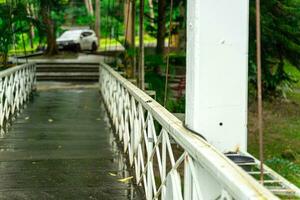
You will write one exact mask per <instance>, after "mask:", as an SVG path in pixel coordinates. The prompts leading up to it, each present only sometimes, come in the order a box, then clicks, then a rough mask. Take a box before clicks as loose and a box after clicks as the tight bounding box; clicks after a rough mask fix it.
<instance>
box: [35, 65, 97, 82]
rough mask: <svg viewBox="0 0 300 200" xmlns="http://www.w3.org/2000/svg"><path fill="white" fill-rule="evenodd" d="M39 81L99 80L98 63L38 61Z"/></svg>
mask: <svg viewBox="0 0 300 200" xmlns="http://www.w3.org/2000/svg"><path fill="white" fill-rule="evenodd" d="M36 72H37V73H36V79H37V81H62V82H97V81H98V78H99V64H98V63H75V62H41V63H36Z"/></svg>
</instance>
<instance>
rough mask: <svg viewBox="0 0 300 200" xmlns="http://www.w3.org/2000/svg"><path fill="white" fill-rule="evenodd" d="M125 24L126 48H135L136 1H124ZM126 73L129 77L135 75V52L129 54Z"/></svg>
mask: <svg viewBox="0 0 300 200" xmlns="http://www.w3.org/2000/svg"><path fill="white" fill-rule="evenodd" d="M124 26H125V48H126V49H127V50H129V51H131V50H134V49H135V1H134V0H133V1H131V0H125V1H124ZM126 63H127V64H126V65H127V67H126V68H127V69H126V74H127V76H128V77H129V78H133V77H135V72H136V59H135V54H133V55H128V59H127V62H126Z"/></svg>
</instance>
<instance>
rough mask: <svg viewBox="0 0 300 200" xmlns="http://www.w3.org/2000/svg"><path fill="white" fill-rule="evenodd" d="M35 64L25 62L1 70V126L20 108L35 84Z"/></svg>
mask: <svg viewBox="0 0 300 200" xmlns="http://www.w3.org/2000/svg"><path fill="white" fill-rule="evenodd" d="M35 71H36V70H35V64H34V63H29V64H23V65H20V66H16V67H13V68H10V69H7V70H4V71H1V72H0V126H1V127H3V125H4V123H5V122H6V121H7V120H8V119H9V118H10V116H11V115H13V114H14V113H15V112H16V111H18V110H19V109H20V107H21V106H22V105H23V103H24V102H25V101H26V100H27V99H28V98H29V95H30V93H31V91H32V89H33V86H34V84H35Z"/></svg>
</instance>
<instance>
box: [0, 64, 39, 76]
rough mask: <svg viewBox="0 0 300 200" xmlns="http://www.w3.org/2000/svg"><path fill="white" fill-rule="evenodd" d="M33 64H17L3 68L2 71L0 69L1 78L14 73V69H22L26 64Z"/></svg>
mask: <svg viewBox="0 0 300 200" xmlns="http://www.w3.org/2000/svg"><path fill="white" fill-rule="evenodd" d="M34 64H35V63H26V64H22V65H18V66H15V67H11V68H8V69H5V70H3V71H0V77H1V78H3V77H5V76H9V75H11V74H13V73H15V72H16V71H19V70H20V69H24V68H26V67H28V66H32V65H34Z"/></svg>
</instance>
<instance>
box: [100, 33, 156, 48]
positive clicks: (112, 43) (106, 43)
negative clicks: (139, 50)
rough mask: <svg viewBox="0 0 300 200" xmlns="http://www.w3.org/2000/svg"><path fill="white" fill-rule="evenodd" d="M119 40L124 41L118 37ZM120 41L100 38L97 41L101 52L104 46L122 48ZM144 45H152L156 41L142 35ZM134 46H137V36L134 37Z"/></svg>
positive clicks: (146, 35)
mask: <svg viewBox="0 0 300 200" xmlns="http://www.w3.org/2000/svg"><path fill="white" fill-rule="evenodd" d="M119 40H120V41H124V37H123V36H121V37H119ZM120 41H117V40H116V39H115V38H111V39H110V38H101V39H100V40H99V42H100V43H99V44H100V47H101V50H103V49H104V48H105V46H106V47H115V46H117V47H119V46H123V44H122V43H120ZM144 43H145V45H147V44H152V43H154V44H155V43H156V39H155V38H154V37H151V36H150V35H148V34H145V35H144ZM135 45H136V46H138V45H139V37H138V36H136V37H135Z"/></svg>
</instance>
